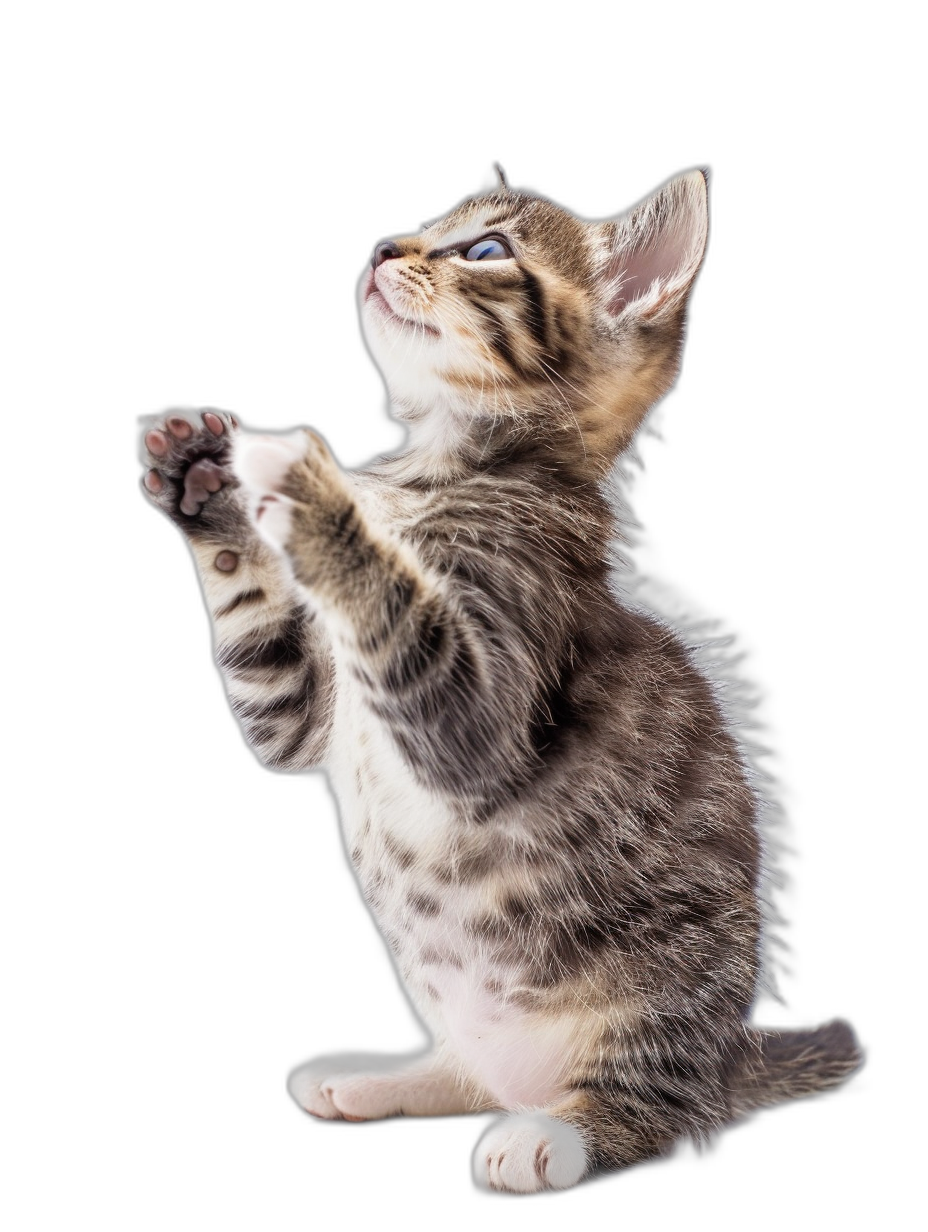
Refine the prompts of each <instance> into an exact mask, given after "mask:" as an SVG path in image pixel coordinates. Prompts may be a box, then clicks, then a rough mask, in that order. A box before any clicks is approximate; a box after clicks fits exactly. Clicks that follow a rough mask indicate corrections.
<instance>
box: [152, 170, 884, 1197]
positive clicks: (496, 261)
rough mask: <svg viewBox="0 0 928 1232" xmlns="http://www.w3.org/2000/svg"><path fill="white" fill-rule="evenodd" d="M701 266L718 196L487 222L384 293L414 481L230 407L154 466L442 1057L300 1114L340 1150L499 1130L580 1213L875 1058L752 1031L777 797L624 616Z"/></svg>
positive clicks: (415, 255) (842, 1036) (719, 721)
mask: <svg viewBox="0 0 928 1232" xmlns="http://www.w3.org/2000/svg"><path fill="white" fill-rule="evenodd" d="M705 238H706V191H705V178H704V176H702V174H701V173H698V172H697V173H691V174H689V175H687V176H683V177H681V178H680V179H678V180H676V181H673V182H671V184H669V185H668V186H666V187H665V188H664V189H662V190H661V191H660V192H659V193H657V194H656V195H655V196H654V197H652V198H649V199H648V201H646V202H645V203H643V204H642V205H641V206H639V207H638V208H637V209H635V210H633V211H631V212H630V213H629V214H628V215H626V216H623V217H622V218H620V219H617V220H612V221H609V222H605V223H585V222H581V221H580V220H578V219H575V218H573V217H572V216H571V215H569V214H567V213H566V212H565V211H563V210H561V209H559V208H558V207H556V206H554V205H552V204H551V203H550V202H547V201H544V200H542V199H541V198H538V197H535V196H532V195H529V194H525V193H514V192H510V191H508V190H507V189H505V188H503V189H501V191H499V192H496V193H492V194H490V195H487V196H484V197H478V198H474V199H472V200H470V201H467V202H465V203H464V204H463V205H461V206H460V207H458V208H457V209H456V210H454V211H452V212H451V213H450V214H449V215H448V216H447V217H445V218H443V219H441V220H439V221H438V222H436V223H433V224H430V225H429V226H427V227H426V228H425V229H424V230H423V231H422V232H421V233H420V234H418V235H416V236H412V237H409V238H405V239H400V240H391V241H387V242H384V243H383V244H381V245H378V248H377V250H376V253H375V257H374V262H373V264H372V268H371V271H370V273H369V274H368V276H367V277H366V278H365V280H364V283H363V285H362V304H363V318H364V323H365V329H366V331H367V334H368V338H369V341H370V344H371V348H372V350H373V352H374V354H375V356H376V357H377V358H378V361H379V362H380V364H381V366H382V368H383V370H384V373H385V376H386V378H387V382H388V385H389V388H390V391H391V395H392V397H393V400H394V404H395V407H396V411H397V414H399V415H400V416H401V417H402V418H404V419H405V420H406V421H407V423H408V425H409V431H410V443H409V447H408V448H407V449H406V450H405V451H404V452H403V453H402V454H401V455H399V456H397V457H393V458H388V459H384V460H383V461H381V462H380V463H378V464H377V465H376V466H374V467H372V468H370V469H369V470H368V471H366V472H355V473H346V472H344V471H342V470H341V469H340V467H339V466H338V465H337V463H336V462H335V460H334V459H333V458H332V456H331V454H330V452H329V450H328V448H327V447H326V445H325V443H324V442H323V441H322V440H321V439H320V438H319V437H318V436H317V435H316V434H314V433H312V432H306V433H296V434H293V435H291V436H289V437H257V438H256V437H249V436H247V435H243V434H241V433H237V431H236V426H235V424H234V422H233V421H232V420H231V419H230V418H229V417H224V416H221V415H219V414H218V413H216V412H204V413H203V414H202V415H194V414H183V413H181V414H178V413H175V414H173V415H172V416H169V417H167V418H166V419H165V420H164V421H159V422H158V423H156V424H154V425H152V426H151V427H150V428H149V430H148V432H147V434H146V438H145V440H146V450H147V456H148V463H149V467H150V469H149V471H148V474H147V476H146V480H145V484H146V488H147V490H148V492H149V495H150V496H151V498H152V499H153V500H154V501H155V502H156V503H157V504H159V505H160V507H161V508H162V509H163V510H164V511H165V512H166V513H167V514H168V515H169V516H170V517H172V518H173V519H174V520H175V521H176V522H177V523H178V524H179V525H181V527H182V529H183V530H184V532H185V533H186V535H187V536H188V538H189V539H190V542H191V543H192V545H193V550H194V554H195V556H196V559H197V562H198V565H199V568H200V572H201V576H202V578H203V583H204V589H205V591H206V595H207V600H208V603H209V607H210V612H211V614H212V617H213V620H214V623H215V627H216V641H217V648H218V660H219V664H220V667H221V668H222V670H223V671H224V673H225V676H226V680H227V684H228V688H229V693H230V698H231V700H232V704H233V707H234V709H235V711H236V713H237V714H238V716H239V718H240V719H241V721H242V724H243V728H244V730H245V732H246V735H247V736H248V738H249V740H250V741H251V743H252V744H253V746H254V747H255V749H256V751H257V752H258V753H259V755H260V756H261V757H262V758H263V759H264V760H266V761H267V762H268V763H269V764H272V765H277V766H284V767H291V768H305V767H309V766H318V765H324V766H325V767H326V769H327V770H328V772H329V774H330V777H331V780H332V783H333V786H334V788H335V790H336V793H337V795H338V798H339V802H340V811H341V818H342V825H343V828H344V831H345V836H346V841H347V845H348V849H349V851H350V853H351V859H352V862H353V864H354V867H355V870H356V873H357V876H358V880H359V883H360V885H361V888H362V890H363V892H364V895H365V897H366V899H367V901H368V903H369V904H370V906H371V909H372V911H373V912H374V914H375V916H376V918H377V920H378V922H379V924H380V927H381V929H382V931H383V934H384V936H385V938H386V940H387V942H388V944H389V945H390V947H391V949H392V951H393V953H394V956H395V960H396V963H397V965H398V968H399V970H400V972H401V973H402V975H403V977H404V980H405V982H406V984H407V987H408V989H409V992H410V995H411V996H412V998H413V1000H414V1001H415V1003H416V1005H417V1007H418V1008H419V1011H420V1013H421V1014H422V1016H423V1018H424V1019H425V1021H426V1022H427V1023H428V1024H429V1026H430V1028H431V1030H432V1033H433V1036H434V1048H433V1050H432V1051H431V1053H430V1054H429V1055H428V1056H426V1057H423V1058H418V1059H416V1060H414V1061H409V1062H406V1063H402V1064H401V1063H399V1062H395V1063H393V1064H389V1063H381V1064H375V1063H371V1062H370V1060H369V1059H368V1060H367V1061H365V1062H363V1063H362V1062H359V1061H358V1060H357V1059H354V1060H350V1059H349V1060H347V1061H346V1060H345V1059H343V1058H342V1059H338V1058H330V1059H328V1060H325V1061H323V1062H318V1063H317V1062H314V1063H311V1064H310V1065H308V1066H305V1067H301V1068H300V1069H299V1070H297V1071H295V1073H294V1075H293V1076H292V1079H291V1090H292V1092H293V1094H294V1096H295V1098H296V1099H297V1100H298V1102H299V1103H300V1104H301V1106H303V1107H304V1108H306V1110H307V1111H309V1112H311V1113H313V1114H314V1115H316V1116H321V1117H327V1118H337V1117H342V1118H345V1119H349V1120H363V1119H368V1118H370V1117H377V1116H388V1115H392V1114H397V1113H407V1114H423V1115H425V1114H432V1113H437V1112H441V1113H447V1112H451V1111H462V1112H463V1111H474V1110H478V1109H489V1108H498V1109H502V1110H503V1111H505V1112H507V1113H509V1114H511V1115H509V1116H508V1117H506V1118H504V1119H503V1120H501V1121H500V1122H498V1123H497V1125H496V1126H494V1128H493V1129H492V1130H491V1131H490V1133H489V1134H488V1135H487V1137H486V1138H485V1139H483V1140H482V1141H481V1143H480V1145H479V1146H478V1150H477V1154H476V1156H475V1175H476V1177H477V1179H478V1180H479V1181H480V1182H481V1183H483V1184H486V1185H489V1186H490V1187H493V1188H501V1189H509V1190H514V1191H519V1192H525V1191H532V1190H537V1189H543V1188H552V1187H554V1188H557V1187H564V1186H566V1185H571V1184H574V1183H575V1182H576V1181H577V1180H579V1179H580V1177H581V1176H582V1175H584V1174H585V1173H586V1172H588V1171H589V1170H590V1169H591V1168H594V1167H597V1166H606V1167H619V1166H624V1165H628V1164H631V1163H634V1162H636V1161H638V1160H641V1159H645V1158H648V1157H649V1156H652V1155H655V1154H658V1153H660V1152H662V1151H665V1150H666V1149H668V1148H669V1147H670V1146H671V1145H672V1144H673V1142H675V1141H676V1140H678V1139H679V1138H681V1137H683V1136H691V1137H694V1138H697V1139H698V1138H703V1137H705V1136H706V1135H707V1134H709V1133H710V1132H711V1131H713V1130H714V1129H716V1128H718V1127H719V1126H721V1125H722V1124H724V1123H725V1122H726V1121H728V1120H730V1119H731V1118H732V1117H734V1116H736V1115H739V1114H740V1113H743V1112H745V1111H747V1110H748V1109H750V1108H753V1107H757V1106H760V1105H762V1104H765V1103H770V1102H775V1101H776V1100H778V1099H782V1098H787V1097H791V1096H795V1095H803V1094H806V1093H809V1092H811V1091H814V1090H818V1089H821V1088H824V1087H827V1086H830V1085H833V1084H834V1083H837V1082H839V1081H841V1080H842V1079H843V1078H844V1077H845V1076H846V1075H847V1074H848V1073H849V1072H851V1071H852V1070H853V1069H854V1068H855V1067H856V1065H858V1064H859V1062H860V1054H859V1051H858V1049H857V1046H856V1042H855V1041H854V1037H853V1035H852V1033H851V1032H850V1029H849V1028H848V1027H847V1026H846V1025H845V1024H841V1023H835V1024H830V1025H829V1026H827V1027H823V1028H820V1029H819V1030H817V1031H809V1032H782V1033H770V1032H763V1031H761V1030H759V1029H756V1028H752V1027H749V1026H748V1025H747V1018H748V1015H749V1012H750V1008H751V1004H752V1002H753V999H754V996H755V991H756V986H757V981H758V972H759V952H760V945H761V913H760V908H759V904H758V882H759V877H760V861H761V848H760V838H759V834H758V830H757V823H756V812H757V801H756V799H755V797H754V794H753V791H752V788H751V785H750V781H749V777H748V774H747V772H746V769H745V766H744V764H743V761H742V757H741V754H740V752H739V749H738V747H737V744H736V742H735V740H734V739H733V737H732V734H731V733H730V731H729V729H728V727H727V725H726V723H725V720H724V718H723V716H722V715H721V714H720V712H719V709H718V705H717V702H716V699H715V696H714V694H713V691H712V688H711V687H710V685H709V684H708V683H707V681H706V680H705V679H704V678H703V676H702V675H701V674H700V672H699V671H698V670H697V669H696V667H695V666H694V664H693V662H692V660H691V657H690V655H689V652H688V651H687V649H686V648H685V647H684V646H683V645H681V644H680V642H679V641H678V640H677V639H676V637H675V636H674V635H673V633H672V632H671V631H670V630H669V629H667V628H666V627H665V626H664V625H662V624H661V623H659V622H658V621H656V620H655V619H654V618H653V617H651V616H649V615H647V614H644V613H642V612H640V611H637V610H634V609H631V608H629V607H627V606H625V605H624V604H623V603H622V602H621V601H620V599H619V597H618V596H617V594H616V589H615V582H614V574H613V553H614V544H615V540H616V536H617V534H618V532H619V528H618V527H617V525H616V522H615V517H614V513H613V509H612V505H611V504H610V501H609V499H608V490H607V485H606V484H605V482H604V481H605V480H606V479H607V477H608V475H609V473H610V471H611V469H612V467H613V465H614V463H615V461H616V459H617V458H618V457H619V455H620V454H621V452H622V451H623V450H624V449H625V448H626V446H627V445H628V443H629V441H630V440H631V439H632V437H633V435H634V433H635V430H636V429H637V427H638V425H639V424H640V422H641V421H642V419H643V417H644V416H645V414H646V413H647V410H648V408H649V407H650V406H651V404H652V403H653V402H654V400H655V399H656V398H657V397H659V396H660V394H661V393H663V392H664V390H666V389H667V388H668V386H669V385H670V384H671V382H672V381H673V379H674V376H675V373H676V369H677V364H678V356H679V350H680V345H681V341H682V331H683V321H684V313H685V308H686V301H687V296H688V294H689V290H690V288H691V286H692V283H693V279H694V278H695V275H696V272H697V270H698V268H699V264H700V261H701V259H702V254H703V249H704V245H705ZM484 240H486V241H487V243H488V245H489V248H485V246H484V245H483V244H482V241H484ZM478 242H480V243H478ZM475 245H476V247H475ZM472 250H473V251H474V252H477V251H490V252H492V254H493V257H492V258H491V259H488V260H479V261H478V260H473V259H469V257H468V253H470V252H471V251H472Z"/></svg>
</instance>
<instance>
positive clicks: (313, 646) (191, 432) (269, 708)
mask: <svg viewBox="0 0 928 1232" xmlns="http://www.w3.org/2000/svg"><path fill="white" fill-rule="evenodd" d="M236 426H237V425H236V424H235V421H234V420H233V419H232V417H231V416H230V415H226V414H221V413H218V412H215V411H204V412H203V413H202V414H198V413H191V412H174V413H172V414H171V415H170V416H168V417H166V418H164V419H161V420H158V421H157V422H155V423H154V424H153V425H152V426H151V427H150V428H149V429H148V431H146V433H145V436H144V441H143V448H144V454H145V461H146V463H147V465H148V467H149V469H148V471H147V472H146V475H145V479H144V486H145V490H146V492H147V494H148V496H149V498H150V499H151V500H152V501H153V503H154V504H156V505H157V506H158V507H159V508H160V509H161V510H162V512H164V513H165V514H166V515H167V516H168V517H169V518H170V519H171V520H172V521H173V522H174V523H175V524H176V525H177V526H179V527H180V529H181V530H182V531H183V532H184V535H185V536H186V538H187V540H188V542H189V543H190V546H191V549H192V551H193V556H194V560H195V561H196V565H197V569H198V572H199V575H200V580H201V582H202V585H203V592H204V595H205V597H206V603H207V607H208V609H209V613H210V616H211V617H212V621H213V628H214V631H215V643H216V657H217V660H218V662H219V665H220V668H221V669H222V671H223V674H224V676H225V679H226V685H227V688H228V692H229V698H230V701H231V703H232V708H233V710H234V711H235V713H236V714H237V715H238V717H239V719H240V721H241V724H242V728H243V730H244V733H245V736H246V738H247V740H248V741H249V743H250V744H251V745H252V747H253V748H254V749H255V752H256V753H257V754H258V756H259V757H260V758H261V760H262V761H264V762H266V763H267V764H269V765H274V766H279V767H282V768H287V769H302V768H305V767H308V766H311V765H315V764H318V762H319V761H320V760H321V758H322V756H323V753H324V749H325V745H326V742H327V737H328V727H329V721H328V711H329V708H330V707H329V701H328V693H329V689H330V679H331V667H330V661H329V653H328V649H327V646H326V644H325V640H324V635H323V634H322V631H321V629H320V628H319V626H318V624H317V623H316V622H315V618H314V615H313V614H312V613H311V612H310V611H309V610H308V609H307V606H306V597H305V595H304V594H302V593H301V592H299V591H298V589H297V588H296V587H295V586H294V584H293V579H292V577H291V576H290V573H289V570H287V569H286V568H285V567H284V565H283V563H282V561H281V560H280V557H279V554H278V553H276V552H275V551H273V550H272V549H271V548H269V547H268V545H267V544H266V543H264V542H263V541H262V540H261V539H260V538H259V537H258V536H257V535H256V534H255V531H254V527H253V525H252V522H251V519H250V517H249V516H248V512H247V509H246V506H245V502H244V500H243V492H242V490H241V487H240V485H239V483H238V480H237V479H236V478H235V476H234V474H233V472H232V470H231V455H232V448H233V441H234V438H235V435H236Z"/></svg>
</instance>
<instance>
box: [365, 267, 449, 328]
mask: <svg viewBox="0 0 928 1232" xmlns="http://www.w3.org/2000/svg"><path fill="white" fill-rule="evenodd" d="M363 311H364V316H365V318H367V320H369V321H370V322H371V323H372V325H373V327H374V328H376V329H378V330H379V331H380V332H382V333H386V334H388V336H389V335H393V336H395V334H396V333H397V332H399V333H404V334H409V335H411V336H415V337H416V338H439V337H441V335H440V334H439V332H438V330H437V329H436V328H435V326H434V325H430V324H429V323H428V322H427V321H423V320H416V319H415V318H413V317H406V316H402V315H401V314H400V313H399V312H397V311H396V309H395V308H394V307H393V305H392V304H391V303H390V301H389V300H388V299H387V297H386V296H385V295H384V293H383V292H382V291H381V290H380V288H379V287H378V286H377V283H376V282H375V281H374V279H373V278H372V279H371V280H370V281H369V282H368V284H367V286H366V287H365V290H364V303H363Z"/></svg>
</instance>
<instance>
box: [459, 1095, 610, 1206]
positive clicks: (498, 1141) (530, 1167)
mask: <svg viewBox="0 0 928 1232" xmlns="http://www.w3.org/2000/svg"><path fill="white" fill-rule="evenodd" d="M587 1167H588V1160H587V1153H586V1148H585V1147H584V1145H583V1139H582V1138H581V1137H580V1134H579V1133H578V1132H577V1130H576V1129H574V1127H573V1126H572V1125H568V1124H567V1123H566V1122H564V1121H559V1120H557V1119H556V1118H555V1117H551V1116H548V1115H547V1113H544V1112H522V1113H516V1114H514V1115H513V1116H508V1117H504V1118H502V1120H499V1121H497V1122H496V1124H495V1125H492V1126H491V1127H490V1129H489V1130H488V1131H487V1132H486V1133H485V1134H484V1135H483V1137H482V1138H481V1139H480V1141H479V1142H478V1143H477V1149H476V1151H475V1152H474V1180H475V1181H476V1182H477V1184H478V1185H480V1186H482V1187H486V1188H489V1189H498V1190H502V1191H503V1192H508V1193H538V1192H539V1191H540V1190H542V1189H569V1188H570V1187H571V1185H576V1183H577V1182H578V1181H579V1180H580V1179H581V1177H582V1176H583V1174H584V1173H585V1172H586V1170H587Z"/></svg>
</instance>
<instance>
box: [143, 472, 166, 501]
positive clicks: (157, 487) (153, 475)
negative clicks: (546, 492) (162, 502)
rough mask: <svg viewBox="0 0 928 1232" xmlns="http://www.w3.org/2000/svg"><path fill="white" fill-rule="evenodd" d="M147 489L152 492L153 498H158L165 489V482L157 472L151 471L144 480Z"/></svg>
mask: <svg viewBox="0 0 928 1232" xmlns="http://www.w3.org/2000/svg"><path fill="white" fill-rule="evenodd" d="M144 483H145V487H146V488H147V489H148V491H149V492H151V494H152V496H157V495H158V493H159V492H161V491H163V489H164V480H163V479H162V478H161V476H160V475H159V474H158V472H157V471H149V472H148V474H147V475H146V476H145V479H144Z"/></svg>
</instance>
